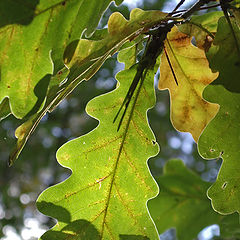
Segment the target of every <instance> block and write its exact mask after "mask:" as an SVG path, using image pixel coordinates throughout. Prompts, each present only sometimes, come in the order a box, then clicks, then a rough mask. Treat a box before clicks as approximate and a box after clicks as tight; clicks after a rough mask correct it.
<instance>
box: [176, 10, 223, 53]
mask: <svg viewBox="0 0 240 240" xmlns="http://www.w3.org/2000/svg"><path fill="white" fill-rule="evenodd" d="M222 16H223V12H222V11H216V12H210V13H206V14H204V15H199V16H192V18H191V20H190V21H189V22H187V23H185V24H182V25H180V26H178V29H179V30H180V31H181V32H183V33H185V34H187V35H189V36H194V38H195V41H196V44H197V47H199V48H201V49H204V50H205V51H208V49H209V48H210V47H211V44H212V41H213V38H214V35H215V33H216V32H217V22H218V20H219V18H220V17H222Z"/></svg>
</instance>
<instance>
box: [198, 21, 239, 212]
mask: <svg viewBox="0 0 240 240" xmlns="http://www.w3.org/2000/svg"><path fill="white" fill-rule="evenodd" d="M232 25H233V27H234V31H235V34H236V36H237V38H238V43H240V41H239V39H240V31H239V28H238V27H237V25H236V24H235V23H234V21H232ZM208 59H209V61H210V66H211V68H212V69H213V70H215V71H219V77H218V78H217V80H216V81H215V82H214V83H213V84H211V85H209V86H208V87H207V88H206V89H205V91H204V98H206V99H207V100H208V101H211V102H215V103H218V104H219V105H220V110H219V113H218V114H217V116H216V117H215V118H214V120H213V121H212V122H211V123H210V124H209V125H208V126H207V127H206V129H205V130H204V132H203V134H202V136H201V137H200V139H199V145H198V147H199V152H200V154H201V155H202V156H203V157H204V158H207V159H212V158H217V157H222V158H223V164H222V166H221V169H220V172H219V175H218V177H217V180H216V182H215V183H214V184H213V186H212V187H211V188H210V189H209V191H208V196H209V197H210V198H211V200H212V205H213V207H214V209H215V210H216V211H218V212H220V213H223V214H230V213H232V212H235V211H237V212H239V211H240V190H239V181H240V176H239V172H240V164H239V157H240V148H239V136H240V122H239V111H240V84H239V80H240V56H239V55H238V52H237V50H236V43H235V40H234V38H233V34H232V32H231V29H230V27H229V25H228V23H227V22H226V20H225V18H224V17H223V18H221V19H220V20H219V26H218V32H217V35H216V38H215V40H214V46H212V47H211V48H210V50H209V52H208Z"/></svg>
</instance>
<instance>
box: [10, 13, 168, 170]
mask: <svg viewBox="0 0 240 240" xmlns="http://www.w3.org/2000/svg"><path fill="white" fill-rule="evenodd" d="M166 15H167V14H166V13H162V12H160V11H142V10H140V9H134V10H133V11H132V12H131V14H130V20H129V21H128V20H126V19H125V18H124V17H123V16H122V15H121V14H120V13H118V12H116V13H114V14H112V15H111V17H110V19H109V21H108V33H107V34H106V32H105V33H104V34H103V35H101V34H100V35H98V36H97V37H96V38H94V40H87V39H81V40H79V41H74V42H72V43H71V44H70V45H69V46H68V48H67V49H66V51H65V55H64V57H65V64H66V67H64V68H63V69H60V70H59V71H58V72H57V73H56V74H55V75H54V76H52V77H51V75H47V77H46V78H47V79H45V81H46V80H47V81H49V82H50V83H49V86H48V90H47V99H46V101H45V104H44V107H43V108H42V110H41V111H40V112H39V113H37V114H36V115H34V116H31V117H30V119H29V120H28V121H27V122H26V123H24V125H22V126H20V127H19V129H17V131H16V136H17V137H18V132H21V133H22V135H21V138H19V139H18V142H17V146H16V147H15V148H14V150H13V152H12V154H11V156H10V165H11V164H12V163H13V162H14V161H15V159H16V158H17V157H18V155H19V154H20V152H21V150H22V148H23V147H24V144H25V143H26V141H27V139H28V138H29V136H30V134H31V133H32V132H33V130H34V129H35V128H36V126H37V124H38V123H39V121H40V120H41V118H42V117H43V116H44V115H45V113H46V112H47V111H52V110H53V109H54V108H55V107H56V106H57V105H58V104H59V102H61V100H63V99H64V98H65V97H66V96H67V95H68V94H69V93H71V92H72V91H73V89H74V88H75V87H76V86H77V85H78V84H79V83H80V82H81V81H83V80H88V79H90V78H91V77H92V76H93V75H94V74H95V73H96V71H97V70H98V69H99V68H100V67H101V65H102V64H103V63H104V61H105V60H106V59H107V58H108V57H109V56H111V55H112V54H114V53H115V52H116V51H117V50H119V48H120V47H121V46H122V45H123V44H124V43H126V42H127V41H128V40H129V39H132V38H135V37H136V36H138V34H140V33H141V32H144V31H146V30H147V29H148V28H150V27H151V26H153V25H155V24H156V23H159V22H160V21H161V20H163V19H164V18H165V17H166ZM96 39H98V40H96ZM68 70H69V71H70V73H67V74H66V72H68ZM66 77H67V79H66ZM49 78H50V80H49ZM64 79H65V80H66V81H64ZM26 125H27V126H28V127H27V128H26ZM24 132H25V133H24ZM23 134H24V135H23Z"/></svg>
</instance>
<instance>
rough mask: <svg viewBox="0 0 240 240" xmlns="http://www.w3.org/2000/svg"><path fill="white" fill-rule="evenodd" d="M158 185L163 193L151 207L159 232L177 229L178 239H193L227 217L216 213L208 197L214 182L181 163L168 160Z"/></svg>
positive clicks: (153, 201)
mask: <svg viewBox="0 0 240 240" xmlns="http://www.w3.org/2000/svg"><path fill="white" fill-rule="evenodd" d="M157 183H158V185H159V188H160V193H159V195H158V196H157V197H156V198H154V199H152V200H150V201H149V202H148V207H149V211H150V214H151V216H152V218H153V220H154V222H155V224H156V226H157V229H158V231H159V233H163V232H164V231H166V230H167V229H169V228H172V227H175V228H176V230H177V237H178V239H184V240H192V239H195V238H196V237H197V235H198V233H199V232H200V231H201V230H202V229H203V228H205V227H207V226H209V225H212V224H215V223H218V221H219V220H220V219H221V218H222V217H223V216H221V215H219V214H217V213H216V212H214V211H213V209H212V208H211V203H210V201H209V199H208V198H207V196H206V191H207V189H208V188H209V186H210V183H207V182H204V181H203V180H202V179H201V178H200V177H199V176H197V175H196V174H195V173H193V172H192V171H190V170H189V169H187V167H185V166H184V164H183V162H182V161H181V160H176V159H174V160H170V161H168V162H167V163H166V165H165V167H164V171H163V175H162V176H161V177H159V178H158V179H157Z"/></svg>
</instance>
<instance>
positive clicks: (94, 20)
mask: <svg viewBox="0 0 240 240" xmlns="http://www.w3.org/2000/svg"><path fill="white" fill-rule="evenodd" d="M110 2H111V0H91V1H88V0H81V1H79V0H73V1H62V0H53V1H48V0H41V1H37V0H34V1H30V0H28V1H23V0H20V1H16V2H12V1H8V0H3V1H1V3H0V15H3V16H4V17H3V22H1V28H0V53H1V55H0V68H1V81H0V101H1V100H2V99H3V98H5V97H9V101H10V105H11V111H12V113H13V114H14V116H16V117H17V118H23V117H25V116H27V115H31V114H34V113H36V112H37V111H38V109H39V108H40V107H41V105H42V102H43V101H44V99H45V96H46V91H47V88H48V83H49V81H50V76H51V74H54V73H56V72H57V71H58V70H60V69H61V68H62V67H63V66H64V65H63V52H64V50H65V48H66V47H67V46H68V44H69V43H71V42H72V41H74V40H76V39H79V38H80V37H81V35H82V32H83V31H85V33H86V34H90V33H92V32H93V31H94V29H95V28H96V27H97V25H98V21H99V19H100V17H101V15H102V13H103V12H104V10H105V9H106V8H107V6H108V5H109V3H110ZM118 2H119V3H121V1H118ZM6 13H8V15H7V16H6ZM14 13H16V14H14ZM1 17H2V16H1Z"/></svg>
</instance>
